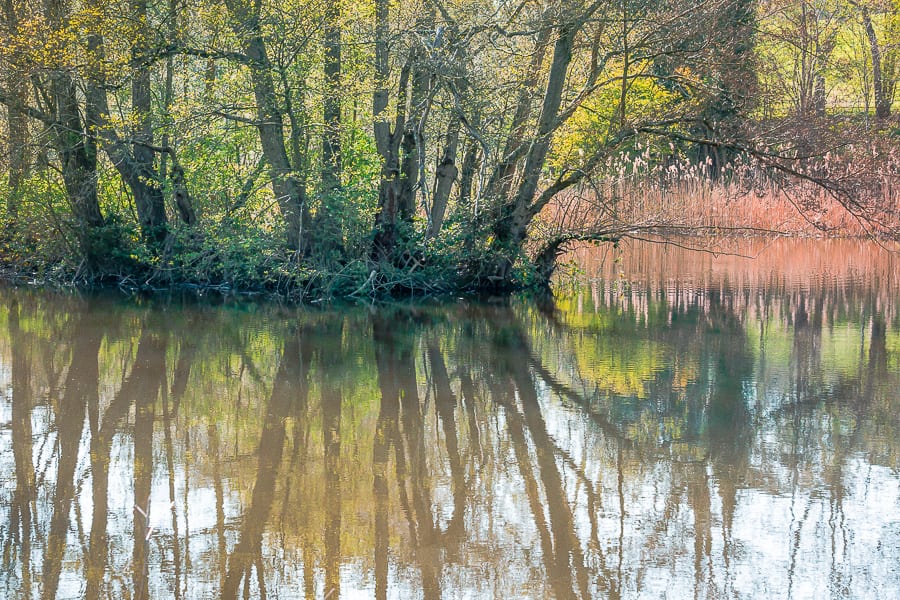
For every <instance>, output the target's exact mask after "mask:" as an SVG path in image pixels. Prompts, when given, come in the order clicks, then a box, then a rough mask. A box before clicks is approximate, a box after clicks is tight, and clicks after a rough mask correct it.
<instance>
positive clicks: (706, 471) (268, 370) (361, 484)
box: [0, 241, 900, 599]
mask: <svg viewBox="0 0 900 600" xmlns="http://www.w3.org/2000/svg"><path fill="white" fill-rule="evenodd" d="M766 252H767V253H768V252H771V253H772V254H771V255H767V253H763V255H762V256H763V257H764V258H761V259H758V260H757V261H753V262H747V261H743V262H742V260H741V259H737V258H734V257H721V258H719V259H715V258H713V257H712V256H709V255H697V254H688V253H685V252H683V251H681V250H678V249H674V248H671V247H660V246H656V245H645V246H638V247H632V248H628V249H626V250H623V254H622V255H621V259H620V260H619V261H613V260H612V258H615V257H611V258H610V257H609V256H607V260H605V261H604V260H601V255H596V254H595V255H592V256H585V257H582V265H583V269H584V274H583V276H581V277H580V279H579V283H578V284H577V285H575V286H565V287H564V291H563V292H562V293H561V294H560V296H559V297H558V299H557V302H556V303H555V304H551V303H547V302H535V301H525V300H514V301H511V302H503V303H498V304H477V303H457V304H452V305H445V306H418V307H408V306H401V307H388V308H380V309H375V310H371V311H370V310H367V309H363V308H359V309H355V308H354V309H347V310H341V311H337V310H332V311H307V310H301V309H297V310H293V309H285V308H279V307H273V306H265V305H247V304H242V305H224V306H218V307H216V306H203V305H197V304H194V303H190V302H180V301H175V300H168V301H154V302H150V303H144V304H146V305H138V304H135V303H126V302H121V301H116V300H113V299H110V298H103V297H91V298H76V297H72V296H58V295H53V294H49V293H37V292H32V291H28V290H12V289H3V290H0V385H2V386H3V389H4V390H5V396H4V397H3V399H2V400H0V448H2V450H0V483H2V488H0V494H2V502H0V544H2V551H3V554H2V556H3V569H2V571H0V589H2V590H3V592H2V593H4V594H5V595H6V596H8V597H10V598H38V597H40V598H100V597H103V598H106V597H132V598H160V597H175V598H178V599H181V598H185V599H187V598H218V597H222V598H237V597H245V596H250V597H266V598H297V597H309V598H323V597H327V598H331V599H335V598H338V597H342V598H373V597H374V598H416V597H419V598H490V597H493V598H547V597H556V598H607V597H613V598H685V597H697V598H770V597H791V598H822V597H834V598H838V597H896V596H900V571H898V567H897V565H898V564H900V476H898V471H900V453H898V445H900V441H898V439H900V436H898V433H900V417H898V414H900V410H898V409H900V398H898V390H900V385H898V384H900V316H898V311H897V306H896V298H897V295H898V284H897V282H898V281H900V279H898V278H897V265H896V261H895V260H893V259H891V257H890V256H889V255H887V254H885V253H882V252H881V251H880V250H879V249H878V248H877V247H875V246H871V245H869V246H866V245H865V244H861V243H855V242H853V243H845V244H841V243H822V242H808V241H807V242H802V241H793V242H785V241H783V242H776V243H775V244H772V245H770V248H769V249H768V250H767V251H766ZM767 256H768V257H767ZM718 261H723V262H722V263H719V262H718ZM816 269H818V271H816ZM601 276H602V277H601ZM135 506H137V507H139V508H140V510H135ZM142 511H143V512H147V513H148V517H146V518H145V517H144V515H143V514H142Z"/></svg>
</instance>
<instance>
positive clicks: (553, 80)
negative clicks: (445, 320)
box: [0, 0, 900, 300]
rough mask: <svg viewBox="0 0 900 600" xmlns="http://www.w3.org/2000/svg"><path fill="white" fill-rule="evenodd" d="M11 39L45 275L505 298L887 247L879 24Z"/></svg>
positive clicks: (32, 243) (17, 163)
mask: <svg viewBox="0 0 900 600" xmlns="http://www.w3.org/2000/svg"><path fill="white" fill-rule="evenodd" d="M0 37H2V39H3V43H2V45H0V104H2V125H0V129H2V131H3V138H2V139H3V142H4V147H3V153H2V157H0V166H2V172H3V177H2V179H0V201H2V217H3V228H2V248H0V260H2V261H3V263H4V264H5V265H6V267H7V269H8V270H10V271H11V272H14V273H17V274H20V275H21V274H26V275H27V276H28V277H32V278H34V279H41V280H54V281H67V282H73V283H91V284H97V283H104V282H105V283H115V284H119V285H125V286H131V287H139V288H162V287H171V286H174V285H186V286H195V287H215V288H219V289H232V290H255V291H262V292H268V293H277V294H281V295H284V296H288V297H292V298H296V299H306V300H315V299H319V298H325V297H334V296H377V295H391V294H394V295H396V294H420V293H421V294H425V293H450V292H459V291H485V290H495V291H496V290H501V291H506V290H510V289H515V288H521V287H525V286H530V285H542V284H544V283H546V282H547V281H548V280H549V278H550V276H551V275H552V273H553V271H554V268H555V265H556V262H557V258H558V257H559V256H560V255H561V254H563V253H564V252H566V251H567V249H569V248H570V247H571V246H572V245H573V244H576V243H580V242H593V243H615V242H616V241H617V240H619V239H621V238H623V237H629V236H635V235H646V234H657V235H659V234H663V235H670V234H679V235H684V234H706V235H708V234H713V235H723V234H729V235H734V234H759V233H768V234H772V233H776V234H782V233H798V232H799V233H804V234H809V233H816V234H843V235H866V236H876V237H879V238H888V239H892V238H896V237H897V235H898V215H897V209H898V205H897V197H896V196H897V191H896V177H897V174H898V171H900V163H898V157H897V144H896V137H895V133H896V129H897V122H896V119H895V118H894V116H893V114H892V103H893V97H894V92H895V87H896V81H897V76H898V69H897V57H898V52H900V47H898V43H900V5H898V3H897V2H895V1H893V0H892V1H887V0H884V1H875V0H866V1H862V0H861V1H858V2H857V1H850V0H840V1H838V0H791V1H788V0H781V1H777V0H776V1H772V0H688V1H684V0H678V1H676V0H620V1H616V2H609V1H602V2H601V1H594V0H566V1H562V0H550V1H541V2H538V1H532V0H520V1H517V2H507V1H505V0H502V1H498V2H490V3H484V2H476V1H473V0H399V1H397V0H395V1H390V0H362V1H356V0H313V1H311V2H309V1H306V2H298V1H296V0H286V1H279V2H273V1H268V0H221V1H215V0H202V1H200V2H191V3H186V2H181V1H180V0H112V1H106V0H40V1H39V0H8V1H6V2H4V3H3V6H2V10H0ZM798 219H799V220H798Z"/></svg>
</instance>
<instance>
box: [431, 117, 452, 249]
mask: <svg viewBox="0 0 900 600" xmlns="http://www.w3.org/2000/svg"><path fill="white" fill-rule="evenodd" d="M459 127H460V123H459V119H458V118H456V117H452V118H451V120H450V125H449V126H448V127H447V136H446V142H445V143H444V153H443V156H442V157H441V159H440V161H438V165H437V169H436V170H435V174H434V192H433V193H432V195H431V212H430V214H429V215H428V227H427V228H426V230H425V237H426V238H434V237H436V236H437V235H438V234H439V233H440V232H441V227H442V226H443V224H444V215H445V213H446V212H447V203H448V202H449V201H450V190H451V189H452V188H453V182H454V181H456V176H457V175H458V174H459V169H458V168H457V166H456V152H457V148H458V147H459Z"/></svg>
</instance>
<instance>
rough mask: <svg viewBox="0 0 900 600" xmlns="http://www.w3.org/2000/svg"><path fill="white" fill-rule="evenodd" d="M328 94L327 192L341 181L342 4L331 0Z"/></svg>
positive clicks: (327, 27)
mask: <svg viewBox="0 0 900 600" xmlns="http://www.w3.org/2000/svg"><path fill="white" fill-rule="evenodd" d="M323 44H324V46H325V62H324V65H323V68H324V71H325V98H324V111H323V112H324V115H323V116H324V123H325V128H324V130H323V131H322V189H323V191H324V192H325V193H326V194H330V193H332V192H334V191H335V190H337V189H338V188H339V187H340V185H341V166H342V165H341V162H342V161H341V158H342V157H341V100H340V94H341V6H340V0H329V2H328V4H327V5H326V7H325V31H324V39H323Z"/></svg>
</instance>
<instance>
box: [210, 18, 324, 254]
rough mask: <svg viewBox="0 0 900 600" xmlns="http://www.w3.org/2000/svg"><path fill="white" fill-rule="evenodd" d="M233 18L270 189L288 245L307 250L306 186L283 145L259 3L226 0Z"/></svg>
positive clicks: (282, 115) (277, 105) (282, 131)
mask: <svg viewBox="0 0 900 600" xmlns="http://www.w3.org/2000/svg"><path fill="white" fill-rule="evenodd" d="M226 4H227V6H228V10H229V11H230V12H231V14H232V17H233V18H234V23H233V24H232V29H233V30H234V32H235V34H236V35H238V36H239V37H240V38H241V40H242V45H243V49H244V54H246V55H247V57H248V58H249V70H250V82H251V85H252V87H253V95H254V97H255V99H256V119H257V123H256V129H257V131H258V132H259V141H260V145H261V146H262V151H263V155H264V156H265V157H266V162H267V163H268V165H269V178H270V180H271V182H272V191H273V192H274V194H275V199H276V201H277V202H278V207H279V209H280V210H281V216H282V217H283V218H284V221H285V226H286V228H287V236H286V237H287V245H288V247H289V248H290V249H291V250H293V251H296V252H299V253H300V254H305V253H306V252H307V251H308V250H309V243H308V241H309V231H308V229H309V227H308V225H309V207H308V205H307V201H306V187H305V185H304V183H303V181H302V180H301V179H300V178H299V177H298V176H297V174H296V173H295V172H294V169H293V168H292V166H291V162H290V159H289V158H288V154H287V147H286V146H285V135H284V113H283V111H282V109H281V106H280V104H279V101H278V97H277V94H276V92H275V81H274V78H273V77H272V62H271V61H270V60H269V56H268V53H267V51H266V42H265V39H264V37H263V32H262V27H261V24H260V15H259V9H260V7H259V3H258V2H253V3H252V5H251V4H250V3H249V2H248V1H247V0H227V2H226Z"/></svg>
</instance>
